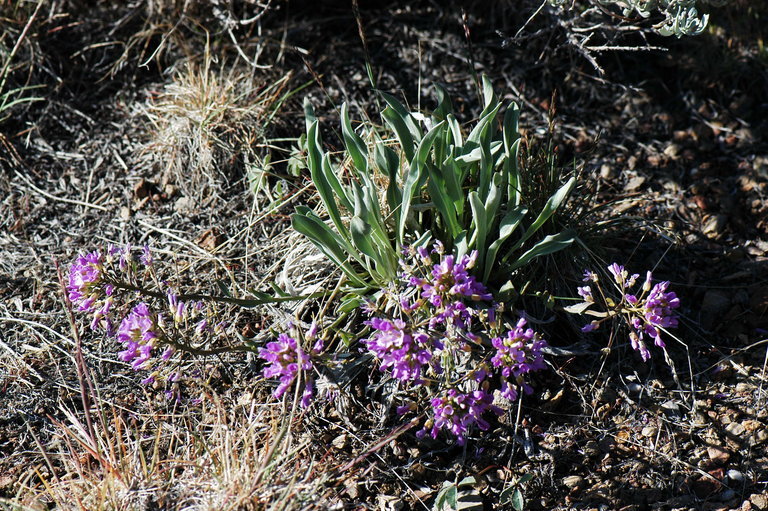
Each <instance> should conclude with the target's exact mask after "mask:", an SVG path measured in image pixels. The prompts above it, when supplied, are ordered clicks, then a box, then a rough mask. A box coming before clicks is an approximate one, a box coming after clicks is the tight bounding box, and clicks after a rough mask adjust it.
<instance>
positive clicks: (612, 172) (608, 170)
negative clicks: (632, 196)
mask: <svg viewBox="0 0 768 511" xmlns="http://www.w3.org/2000/svg"><path fill="white" fill-rule="evenodd" d="M618 176H619V172H618V171H617V169H616V167H613V166H612V165H608V164H607V163H603V164H602V165H601V166H600V177H602V178H603V179H614V178H616V177H618Z"/></svg>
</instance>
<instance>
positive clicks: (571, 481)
mask: <svg viewBox="0 0 768 511" xmlns="http://www.w3.org/2000/svg"><path fill="white" fill-rule="evenodd" d="M563 484H564V485H565V486H567V487H568V488H570V489H571V490H574V489H576V488H581V487H582V486H584V478H583V477H581V476H568V477H564V478H563Z"/></svg>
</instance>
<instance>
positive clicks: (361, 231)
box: [349, 216, 379, 261]
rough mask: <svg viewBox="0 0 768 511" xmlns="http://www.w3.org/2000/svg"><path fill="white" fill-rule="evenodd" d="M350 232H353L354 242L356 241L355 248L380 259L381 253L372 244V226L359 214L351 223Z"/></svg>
mask: <svg viewBox="0 0 768 511" xmlns="http://www.w3.org/2000/svg"><path fill="white" fill-rule="evenodd" d="M349 232H350V233H351V234H352V243H354V245H355V248H356V249H358V250H359V251H360V252H362V253H363V254H365V255H367V256H368V257H370V258H371V259H373V260H375V261H378V259H379V254H378V253H377V252H376V250H374V248H373V245H371V226H370V225H368V224H366V223H365V222H364V221H363V219H362V218H360V217H359V216H355V217H353V218H352V220H351V221H350V223H349Z"/></svg>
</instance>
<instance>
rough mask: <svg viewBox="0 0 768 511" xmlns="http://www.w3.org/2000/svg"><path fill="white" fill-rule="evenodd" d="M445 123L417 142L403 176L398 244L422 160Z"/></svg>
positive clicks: (400, 243) (422, 169) (418, 178)
mask: <svg viewBox="0 0 768 511" xmlns="http://www.w3.org/2000/svg"><path fill="white" fill-rule="evenodd" d="M444 127H445V124H444V123H442V122H441V123H440V124H438V125H437V126H435V127H434V128H432V129H431V130H429V133H427V134H426V135H425V136H424V138H423V139H422V140H421V143H420V144H419V148H418V150H417V151H416V153H415V154H414V157H413V159H412V160H411V164H410V165H409V168H408V174H407V175H406V177H405V185H404V186H403V202H402V204H401V206H400V212H399V222H398V231H397V241H398V245H399V246H402V243H403V238H404V237H405V224H406V222H407V220H408V213H409V212H410V209H411V202H412V201H413V195H414V193H415V191H416V185H417V184H418V183H419V181H421V178H422V173H423V172H424V160H426V159H427V156H428V155H429V150H430V149H431V147H432V142H433V141H434V140H435V137H437V135H438V134H439V133H440V132H441V131H442V130H443V129H444Z"/></svg>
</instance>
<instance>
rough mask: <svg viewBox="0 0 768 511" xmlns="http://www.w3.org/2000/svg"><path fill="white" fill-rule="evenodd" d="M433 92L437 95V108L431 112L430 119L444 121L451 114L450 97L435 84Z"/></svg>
mask: <svg viewBox="0 0 768 511" xmlns="http://www.w3.org/2000/svg"><path fill="white" fill-rule="evenodd" d="M435 91H436V93H437V108H435V109H434V111H433V112H432V117H433V118H435V119H436V120H437V121H438V122H439V121H444V120H445V119H447V118H448V116H449V115H451V114H452V113H453V105H452V104H451V96H449V95H448V93H447V92H446V91H445V89H444V88H442V87H441V86H440V85H437V84H435Z"/></svg>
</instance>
